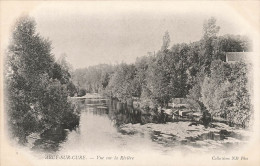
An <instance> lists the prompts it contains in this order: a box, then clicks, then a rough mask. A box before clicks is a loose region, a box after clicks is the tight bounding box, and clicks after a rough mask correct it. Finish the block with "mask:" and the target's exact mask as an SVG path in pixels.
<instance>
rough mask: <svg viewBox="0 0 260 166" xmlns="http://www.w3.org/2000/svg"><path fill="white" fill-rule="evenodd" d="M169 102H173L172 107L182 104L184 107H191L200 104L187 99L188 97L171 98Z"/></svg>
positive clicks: (196, 107)
mask: <svg viewBox="0 0 260 166" xmlns="http://www.w3.org/2000/svg"><path fill="white" fill-rule="evenodd" d="M171 103H173V104H174V107H181V106H184V107H189V108H193V109H199V108H200V105H199V104H198V103H197V102H196V101H194V100H192V99H189V98H173V99H172V100H171Z"/></svg>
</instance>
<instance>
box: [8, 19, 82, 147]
mask: <svg viewBox="0 0 260 166" xmlns="http://www.w3.org/2000/svg"><path fill="white" fill-rule="evenodd" d="M51 49H52V48H51V42H50V41H49V40H47V39H44V38H43V37H42V36H40V34H38V33H37V32H36V22H35V21H34V20H33V19H32V18H30V17H27V16H25V17H21V18H20V19H19V20H18V21H17V22H16V24H15V25H14V28H13V33H12V36H11V40H10V44H9V47H8V50H7V54H6V63H5V89H6V91H5V110H6V111H7V115H8V118H7V120H8V126H9V129H10V133H11V137H14V138H16V139H17V140H18V141H19V142H20V143H22V144H24V143H26V142H27V138H26V137H27V136H29V135H30V134H32V133H42V132H44V131H45V130H47V129H49V128H51V127H55V126H62V127H65V128H70V127H72V126H76V125H77V124H78V122H79V116H78V114H77V112H76V110H75V107H74V106H73V105H72V103H71V102H70V101H68V96H69V95H71V96H73V95H74V93H76V87H75V86H74V84H73V83H72V80H71V75H70V73H69V68H68V64H67V63H66V61H65V59H64V57H62V58H60V59H59V60H57V61H56V60H55V59H54V56H53V55H52V53H51Z"/></svg>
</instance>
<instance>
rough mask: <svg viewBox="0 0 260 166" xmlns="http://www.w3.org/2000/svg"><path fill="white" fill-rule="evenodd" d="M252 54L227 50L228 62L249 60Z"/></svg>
mask: <svg viewBox="0 0 260 166" xmlns="http://www.w3.org/2000/svg"><path fill="white" fill-rule="evenodd" d="M251 56H252V53H251V52H226V61H227V62H238V61H243V62H245V61H248V60H249V59H250V57H251Z"/></svg>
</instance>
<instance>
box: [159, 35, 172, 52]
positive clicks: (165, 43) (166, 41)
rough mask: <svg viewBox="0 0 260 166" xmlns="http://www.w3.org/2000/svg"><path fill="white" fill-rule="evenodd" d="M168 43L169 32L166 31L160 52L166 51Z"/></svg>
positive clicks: (169, 40)
mask: <svg viewBox="0 0 260 166" xmlns="http://www.w3.org/2000/svg"><path fill="white" fill-rule="evenodd" d="M170 42H171V39H170V35H169V32H168V31H166V32H165V34H164V36H163V44H162V48H161V51H166V50H167V49H168V47H169V46H170Z"/></svg>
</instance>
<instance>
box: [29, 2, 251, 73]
mask: <svg viewBox="0 0 260 166" xmlns="http://www.w3.org/2000/svg"><path fill="white" fill-rule="evenodd" d="M157 4H158V2H157ZM144 6H145V8H144ZM202 9H203V10H202ZM227 13H229V14H227ZM30 15H31V16H33V17H34V18H35V19H36V22H37V31H38V32H39V33H40V34H41V35H42V36H43V37H46V38H49V39H50V40H51V41H52V47H53V53H54V54H55V56H56V57H59V56H60V55H61V54H62V53H66V54H67V60H68V61H69V62H70V63H71V64H72V66H73V68H74V69H76V68H82V67H87V66H91V65H96V64H100V63H108V64H109V63H110V64H115V63H121V62H126V63H132V62H134V61H135V59H136V57H138V56H139V57H140V56H143V55H147V52H149V51H157V50H159V49H160V47H161V45H162V37H163V35H164V33H165V31H167V30H168V31H169V34H170V37H171V46H172V45H173V44H176V43H181V42H192V41H197V40H199V39H200V38H201V36H202V25H203V21H204V20H205V19H208V18H210V17H211V16H214V17H216V19H217V24H218V25H219V26H220V27H221V30H220V34H227V33H229V34H246V33H247V32H246V31H245V28H243V27H242V25H243V24H242V23H241V22H240V20H239V19H238V17H236V15H235V14H232V11H231V10H230V9H229V8H228V7H227V6H223V5H219V6H214V7H213V6H211V7H207V8H205V6H203V4H202V5H201V6H200V5H199V6H192V4H190V5H189V6H187V5H183V4H176V3H175V4H169V2H168V3H161V4H160V5H156V4H153V5H152V3H142V4H140V3H139V4H131V5H126V4H116V5H115V4H113V5H111V4H107V3H103V4H102V5H101V4H97V3H94V2H93V3H84V2H82V3H66V5H65V4H64V3H57V2H56V3H48V4H46V5H42V6H40V7H38V8H36V9H35V10H33V11H32V12H31V14H30Z"/></svg>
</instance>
